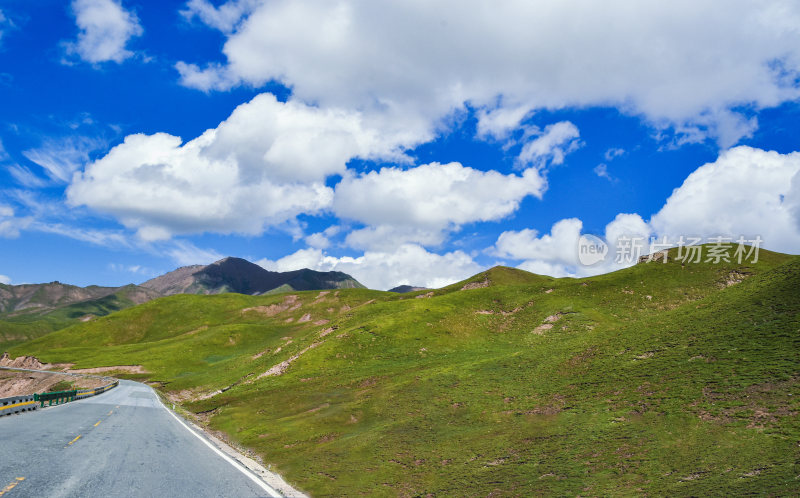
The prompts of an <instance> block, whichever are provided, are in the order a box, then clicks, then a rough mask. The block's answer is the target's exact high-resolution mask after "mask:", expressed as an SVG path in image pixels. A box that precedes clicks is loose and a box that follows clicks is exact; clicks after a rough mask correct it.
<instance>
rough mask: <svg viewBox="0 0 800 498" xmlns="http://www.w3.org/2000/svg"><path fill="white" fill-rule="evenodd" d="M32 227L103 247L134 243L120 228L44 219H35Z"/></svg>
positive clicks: (123, 246) (122, 246)
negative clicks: (103, 228)
mask: <svg viewBox="0 0 800 498" xmlns="http://www.w3.org/2000/svg"><path fill="white" fill-rule="evenodd" d="M30 229H31V230H35V231H37V232H44V233H52V234H55V235H60V236H62V237H68V238H70V239H75V240H80V241H82V242H88V243H90V244H94V245H97V246H102V247H111V248H130V247H133V245H132V244H131V243H130V241H129V240H128V237H127V236H126V235H125V234H124V233H122V232H121V231H120V230H96V229H92V228H82V227H76V226H71V225H68V224H64V223H53V222H44V221H34V222H32V223H31V224H30Z"/></svg>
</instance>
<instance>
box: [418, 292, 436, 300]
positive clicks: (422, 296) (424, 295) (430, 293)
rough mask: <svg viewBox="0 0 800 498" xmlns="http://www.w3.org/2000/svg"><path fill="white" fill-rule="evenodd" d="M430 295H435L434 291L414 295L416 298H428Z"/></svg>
mask: <svg viewBox="0 0 800 498" xmlns="http://www.w3.org/2000/svg"><path fill="white" fill-rule="evenodd" d="M429 297H433V291H430V292H426V293H425V294H420V295H418V296H414V298H415V299H427V298H429Z"/></svg>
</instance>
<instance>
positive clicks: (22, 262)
mask: <svg viewBox="0 0 800 498" xmlns="http://www.w3.org/2000/svg"><path fill="white" fill-rule="evenodd" d="M798 104H800V3H798V2H796V1H794V0H761V1H758V2H756V1H751V0H728V1H726V2H719V1H710V0H674V1H670V2H657V1H651V0H642V1H622V0H608V1H606V2H596V1H593V0H535V1H531V0H503V1H498V2H478V1H472V0H458V1H455V0H426V1H414V0H412V1H409V0H403V1H400V0H383V1H380V2H375V1H374V0H340V1H337V2H331V1H329V0H302V1H289V0H229V1H210V0H188V1H186V0H181V1H170V0H159V1H155V0H153V1H149V0H71V1H65V0H38V1H37V2H30V1H28V0H0V282H2V283H11V284H22V283H37V282H50V281H55V280H58V281H61V282H66V283H71V284H75V285H81V286H85V285H91V284H96V285H108V286H116V285H124V284H127V283H140V282H143V281H145V280H147V279H149V278H152V277H154V276H157V275H159V274H162V273H165V272H167V271H171V270H173V269H175V268H177V267H179V266H184V265H189V264H207V263H210V262H213V261H215V260H218V259H221V258H223V257H226V256H236V257H243V258H246V259H248V260H250V261H253V262H256V263H257V264H259V265H261V266H263V267H264V268H266V269H269V270H275V271H288V270H295V269H299V268H304V267H305V268H312V269H315V270H320V271H330V270H337V271H344V272H346V273H349V274H351V275H353V276H354V277H355V278H357V279H358V280H359V281H361V282H362V283H364V284H365V285H367V286H368V287H371V288H376V289H388V288H391V287H394V286H396V285H400V284H411V285H417V286H426V287H439V286H443V285H447V284H449V283H452V282H455V281H458V280H461V279H464V278H466V277H469V276H471V275H473V274H475V273H478V272H480V271H482V270H484V269H486V268H489V267H492V266H495V265H498V264H502V265H508V266H513V267H518V268H522V269H525V270H528V271H532V272H535V273H540V274H547V275H552V276H557V277H563V276H577V277H580V276H586V275H592V274H598V273H604V272H608V271H613V270H616V269H619V268H621V267H624V266H627V265H629V264H632V261H631V260H630V259H629V258H620V257H619V256H620V255H621V254H623V253H624V248H625V247H627V244H628V242H626V241H631V240H634V241H645V242H643V243H644V244H645V245H644V246H643V247H642V248H641V250H642V252H643V253H644V254H647V253H648V252H649V251H650V250H651V249H652V248H653V247H655V246H652V247H648V245H647V244H648V243H649V241H656V242H657V241H662V243H664V244H676V243H679V242H678V241H683V240H690V239H691V240H698V239H700V240H702V241H703V242H706V241H710V240H717V241H718V242H720V241H737V240H745V241H749V242H750V243H751V244H756V245H760V247H762V248H765V249H770V250H775V251H780V252H785V253H792V254H798V253H800V152H797V151H798V150H800V143H798V131H799V130H800V127H799V126H798V123H800V121H798V118H800V105H798ZM587 235H594V236H597V237H598V239H596V240H601V241H602V243H604V244H606V247H607V250H608V254H609V256H608V257H607V258H606V259H604V260H603V261H600V262H599V263H597V264H593V265H588V264H585V261H583V260H582V259H581V258H580V253H579V247H580V245H581V240H585V237H584V238H583V239H582V236H587ZM681 237H683V239H682V238H681ZM715 238H716V239H715ZM754 241H758V242H754ZM614 255H616V256H617V257H614Z"/></svg>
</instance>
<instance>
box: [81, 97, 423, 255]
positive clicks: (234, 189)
mask: <svg viewBox="0 0 800 498" xmlns="http://www.w3.org/2000/svg"><path fill="white" fill-rule="evenodd" d="M400 126H401V125H398V124H397V123H384V122H382V121H380V119H378V120H373V119H371V118H370V117H368V116H364V115H362V114H361V113H357V112H346V111H342V110H337V109H321V108H318V107H312V106H307V105H304V104H301V103H298V102H294V101H289V102H286V103H282V102H278V101H277V100H276V99H275V97H274V96H273V95H271V94H261V95H259V96H257V97H255V98H254V99H253V100H252V101H250V102H248V103H246V104H242V105H240V106H239V107H237V108H236V110H234V112H233V113H232V114H231V116H230V117H229V118H228V119H227V120H226V121H224V122H222V123H220V125H219V126H217V128H215V129H211V130H207V131H206V132H205V133H203V134H202V135H201V136H200V137H197V138H195V139H194V140H191V141H189V142H186V143H182V141H181V139H180V138H179V137H175V136H171V135H168V134H165V133H158V134H155V135H141V134H139V135H130V136H128V137H126V138H125V141H124V142H123V143H122V144H120V145H118V146H116V147H114V148H113V149H112V150H111V151H110V152H109V153H108V154H107V155H106V156H105V157H103V158H101V159H98V160H97V161H95V162H93V163H91V164H90V165H88V166H87V167H86V169H85V171H84V172H82V173H78V174H76V175H75V177H74V178H73V181H72V184H71V185H70V186H69V188H68V189H67V199H68V202H69V203H70V204H71V205H73V206H75V205H86V206H89V207H91V208H93V209H96V210H98V211H102V212H105V213H110V214H112V215H114V216H115V217H117V218H118V219H119V220H120V221H121V222H122V223H123V224H124V225H125V226H127V227H129V228H133V229H136V230H138V232H139V235H140V236H141V237H142V238H143V239H145V240H158V239H165V238H168V237H169V236H171V235H173V234H189V233H198V232H203V231H214V232H220V233H245V234H260V233H261V232H263V230H264V228H265V227H266V226H275V225H278V224H281V223H284V222H287V221H289V220H292V219H293V218H294V217H295V216H297V215H298V214H300V213H307V214H314V213H318V212H320V211H321V210H324V209H326V208H328V207H329V206H330V205H331V204H332V201H333V190H332V189H331V188H329V187H327V186H326V185H325V180H326V179H327V178H328V177H329V176H330V175H335V174H345V172H346V164H347V162H348V161H349V160H351V159H353V158H356V157H358V158H363V159H376V158H384V159H387V160H398V161H404V160H406V158H405V156H404V155H403V152H402V151H403V149H404V148H405V147H407V146H410V145H414V144H416V143H417V141H418V140H420V137H418V136H416V135H414V134H413V133H411V132H409V131H408V130H405V129H401V128H400Z"/></svg>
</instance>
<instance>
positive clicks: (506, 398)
mask: <svg viewBox="0 0 800 498" xmlns="http://www.w3.org/2000/svg"><path fill="white" fill-rule="evenodd" d="M675 255H676V254H675V251H671V254H670V258H669V261H668V262H667V263H663V264H662V263H661V262H658V263H643V264H638V265H635V266H633V267H630V268H627V269H624V270H620V271H617V272H614V273H610V274H606V275H599V276H596V277H591V278H585V279H572V278H551V277H545V276H539V275H534V274H531V273H527V272H524V271H522V270H518V269H514V268H504V267H497V268H493V269H491V270H487V271H484V272H481V273H480V274H478V275H475V276H474V277H472V278H470V279H467V280H465V281H462V282H459V283H456V284H453V285H450V286H447V287H445V288H442V289H436V290H431V291H425V292H420V293H419V295H418V297H419V298H418V299H409V298H408V296H405V295H400V294H391V293H387V292H378V291H371V290H366V289H343V290H341V291H339V292H319V291H316V292H297V293H292V294H283V295H266V296H263V295H262V296H248V295H242V294H225V295H212V296H203V295H185V294H184V295H175V296H170V297H165V298H161V299H157V300H154V301H150V302H148V303H145V304H143V305H140V306H136V307H132V308H129V309H126V310H122V311H119V312H117V313H113V314H111V315H109V316H106V317H103V318H99V319H96V320H91V321H88V322H86V323H79V324H77V325H74V326H72V327H70V328H68V329H64V330H60V331H58V332H54V333H52V334H48V335H46V336H44V337H42V338H40V339H37V340H34V341H30V342H27V343H25V344H21V345H19V346H16V347H14V348H13V349H11V350H10V351H9V352H10V354H11V356H12V357H19V356H23V355H32V356H37V357H38V358H39V359H40V360H42V361H44V362H48V363H67V362H69V363H76V368H90V367H100V366H115V365H141V367H142V370H141V371H142V372H146V373H136V374H128V375H127V376H130V377H132V378H136V379H139V380H142V381H151V382H153V384H155V385H156V386H157V389H159V391H160V392H161V393H162V394H163V395H165V396H166V397H168V398H170V399H171V401H172V402H174V403H175V404H177V405H180V406H181V407H182V408H184V409H185V410H186V411H185V412H184V413H189V414H196V420H197V422H198V423H202V424H205V425H207V426H209V427H210V428H211V429H213V430H215V431H218V432H217V433H223V434H227V437H228V438H229V439H230V440H231V442H233V443H235V444H237V445H239V446H241V447H245V448H248V449H249V450H251V451H252V452H253V453H254V454H256V455H258V456H260V457H262V458H263V459H265V461H267V462H269V463H270V464H271V465H272V468H273V469H276V470H277V471H279V472H280V473H282V474H284V475H285V476H286V478H287V480H289V481H290V482H292V483H293V484H295V485H296V486H297V487H299V488H300V489H303V490H305V491H306V492H308V493H309V494H310V495H312V496H356V495H359V494H375V492H376V491H375V490H379V491H378V494H380V495H382V496H417V495H419V496H427V495H432V496H436V495H442V496H456V495H458V496H460V495H465V494H466V495H475V496H489V495H492V496H495V495H499V496H540V495H545V496H552V495H556V496H564V495H573V496H574V495H592V496H602V495H655V496H663V495H679V496H704V495H733V496H741V495H759V496H761V495H773V496H787V495H789V496H793V495H797V494H798V491H800V484H798V480H797V474H798V472H797V466H796V460H797V458H796V457H797V454H798V453H797V452H798V449H797V442H798V441H800V423H799V422H798V418H797V414H798V413H800V367H798V365H800V344H799V343H798V330H800V319H799V318H798V317H800V293H799V292H798V289H800V257H798V256H787V255H782V254H777V253H771V252H769V251H764V250H762V251H761V252H760V254H759V259H758V262H757V263H746V264H736V263H735V262H733V261H734V260H733V259H731V260H730V261H731V262H725V261H722V262H720V263H719V264H712V263H707V262H700V263H688V262H687V263H685V264H682V263H681V262H679V261H675V260H674V257H675Z"/></svg>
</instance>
